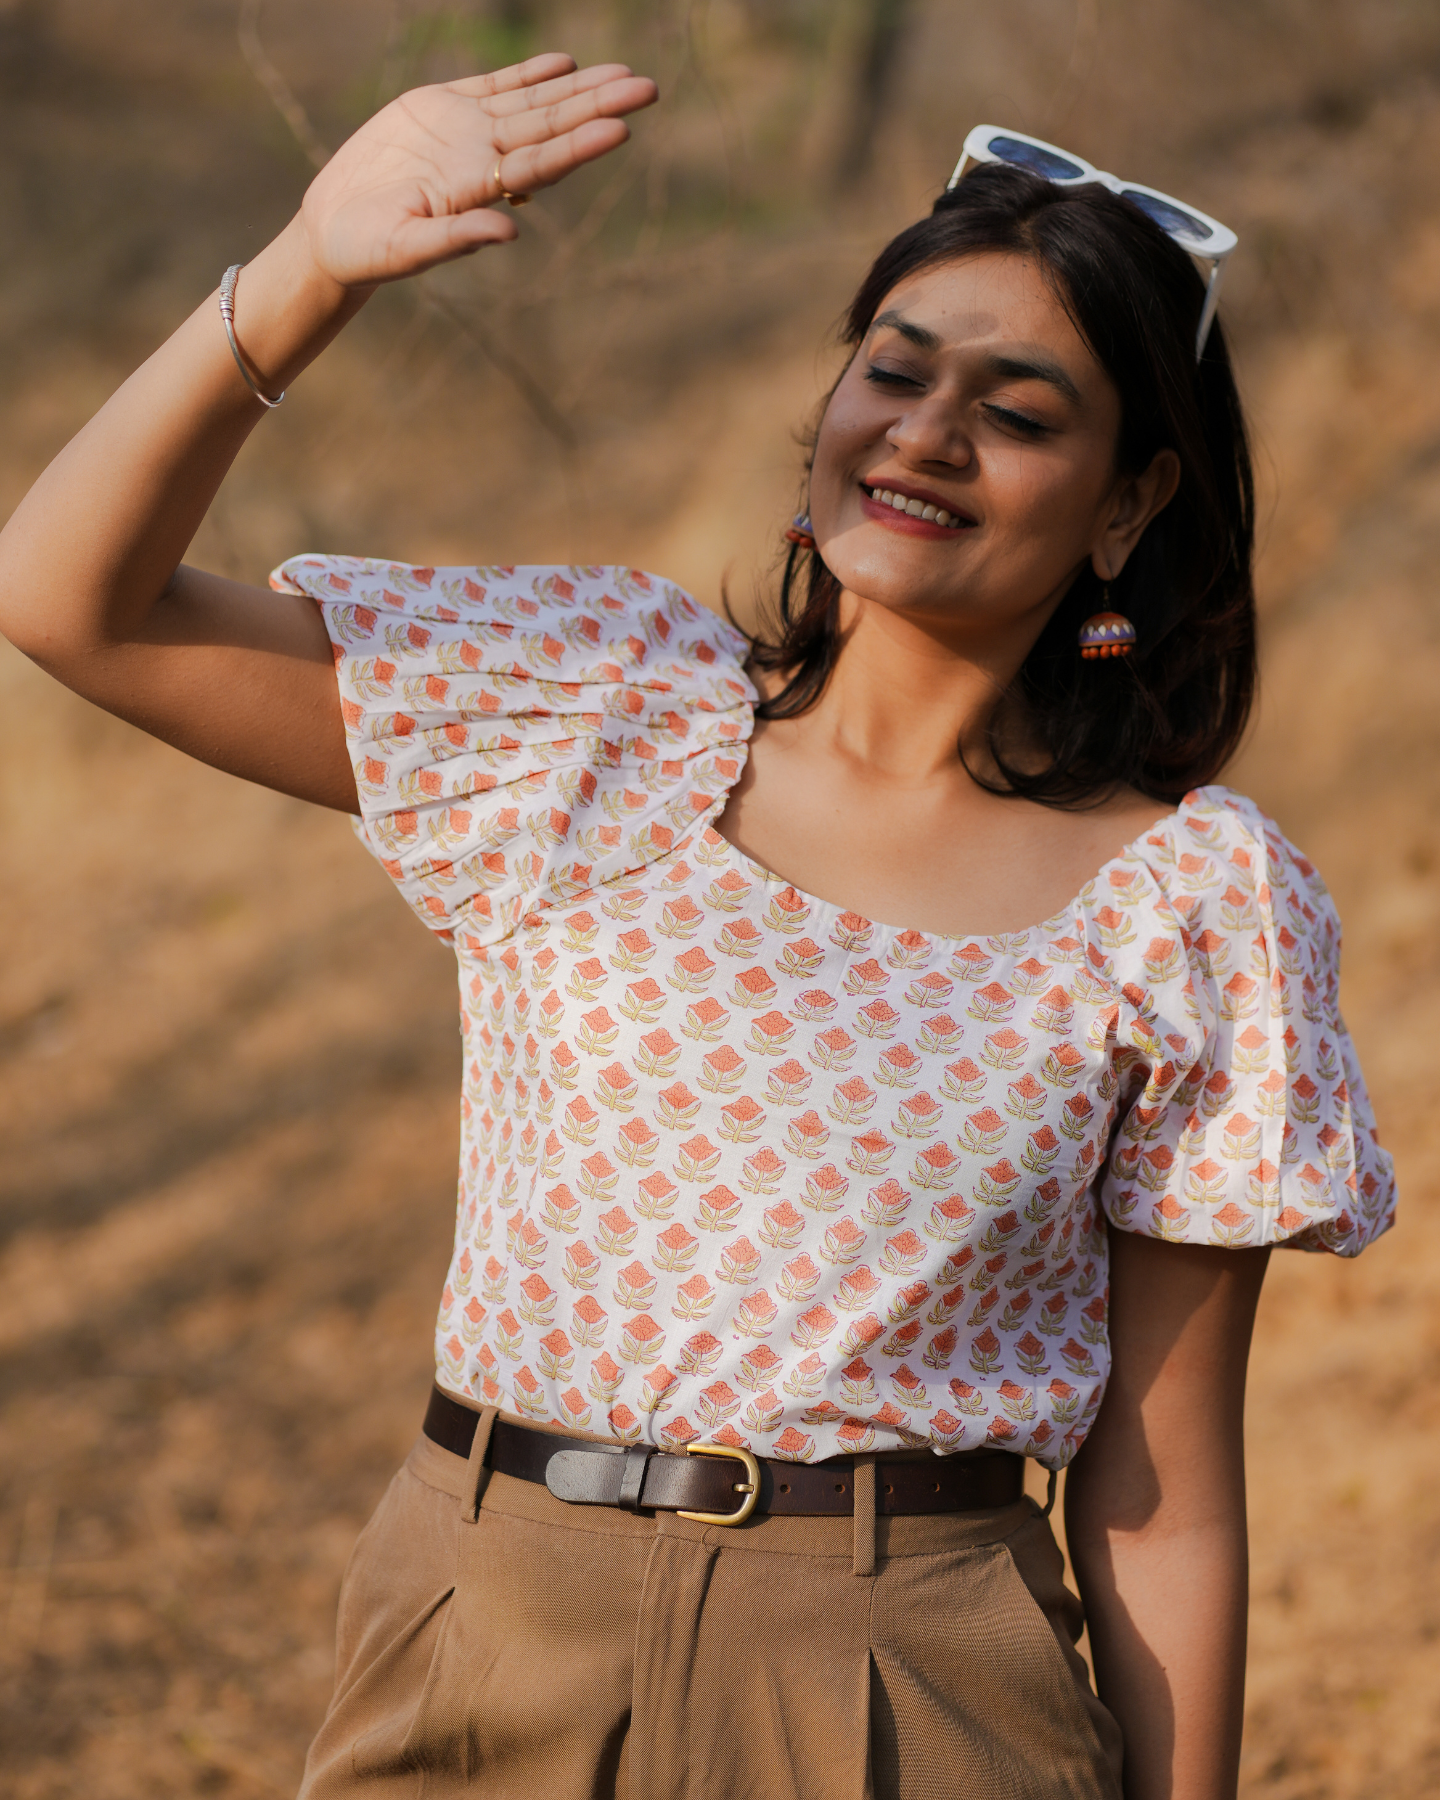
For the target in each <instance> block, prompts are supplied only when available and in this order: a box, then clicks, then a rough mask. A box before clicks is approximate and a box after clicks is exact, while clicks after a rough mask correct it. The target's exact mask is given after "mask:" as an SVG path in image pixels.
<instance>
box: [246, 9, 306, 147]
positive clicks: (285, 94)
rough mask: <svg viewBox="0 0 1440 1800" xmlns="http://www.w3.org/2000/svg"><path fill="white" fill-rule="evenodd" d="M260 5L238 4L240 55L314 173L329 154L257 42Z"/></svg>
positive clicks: (262, 47) (291, 90) (278, 72)
mask: <svg viewBox="0 0 1440 1800" xmlns="http://www.w3.org/2000/svg"><path fill="white" fill-rule="evenodd" d="M262 4H263V0H240V18H239V21H238V23H237V24H236V27H235V36H236V38H237V39H238V40H239V44H240V54H241V55H242V56H243V57H244V58H245V61H246V63H247V64H248V65H249V69H250V73H251V74H252V75H253V76H254V77H255V79H256V80H257V81H258V82H259V83H260V85H261V87H262V88H264V90H265V92H266V93H267V94H268V95H269V96H270V99H271V102H272V103H273V105H274V107H275V110H276V112H278V113H279V115H280V117H281V118H282V119H283V120H284V121H285V123H286V124H287V125H288V126H289V127H290V130H291V132H292V133H293V135H294V138H295V142H296V143H297V144H298V145H299V146H300V148H301V149H302V150H303V151H304V152H305V154H306V156H307V157H309V159H310V161H311V162H312V163H313V164H314V165H315V167H316V168H317V169H323V168H324V167H325V165H326V163H327V162H329V160H330V152H329V151H328V150H327V149H326V148H325V146H324V144H322V143H321V141H320V137H319V134H318V133H317V132H316V130H315V127H314V126H313V125H312V124H311V123H310V115H309V113H307V112H306V110H305V108H304V107H303V106H302V105H301V104H300V101H299V99H298V98H297V97H296V94H295V90H294V88H292V87H291V85H290V83H289V82H288V81H287V80H286V79H285V77H284V76H283V75H282V74H281V73H280V71H279V70H278V69H277V68H276V67H275V65H274V63H273V62H271V60H270V58H269V56H268V55H267V54H266V51H265V46H264V44H263V43H262V42H261V41H260V8H261V6H262Z"/></svg>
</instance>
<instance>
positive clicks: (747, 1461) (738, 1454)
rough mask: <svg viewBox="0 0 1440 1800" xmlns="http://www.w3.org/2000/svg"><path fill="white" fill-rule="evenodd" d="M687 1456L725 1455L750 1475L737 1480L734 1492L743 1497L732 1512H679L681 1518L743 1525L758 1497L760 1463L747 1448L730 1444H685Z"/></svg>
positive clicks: (707, 1522)
mask: <svg viewBox="0 0 1440 1800" xmlns="http://www.w3.org/2000/svg"><path fill="white" fill-rule="evenodd" d="M685 1454H686V1455H687V1456H726V1457H729V1458H731V1459H732V1460H733V1461H735V1462H738V1463H744V1465H745V1473H746V1474H747V1475H748V1476H749V1477H750V1479H749V1481H748V1482H741V1481H737V1482H736V1483H735V1492H736V1493H737V1494H743V1495H744V1496H745V1498H744V1499H743V1500H742V1501H741V1502H740V1505H739V1507H738V1508H737V1509H736V1510H735V1511H734V1512H733V1513H702V1512H679V1509H678V1507H677V1509H676V1511H677V1513H678V1515H679V1517H680V1518H682V1519H693V1520H694V1521H695V1523H696V1524H697V1525H743V1524H744V1522H745V1520H746V1519H748V1518H749V1517H750V1515H751V1513H752V1512H754V1510H755V1504H756V1502H757V1501H758V1500H759V1498H760V1464H759V1462H758V1461H757V1460H756V1459H755V1457H754V1456H753V1455H752V1454H751V1452H750V1451H748V1450H739V1449H736V1448H735V1447H734V1446H733V1445H731V1444H693V1443H692V1444H687V1445H686V1446H685Z"/></svg>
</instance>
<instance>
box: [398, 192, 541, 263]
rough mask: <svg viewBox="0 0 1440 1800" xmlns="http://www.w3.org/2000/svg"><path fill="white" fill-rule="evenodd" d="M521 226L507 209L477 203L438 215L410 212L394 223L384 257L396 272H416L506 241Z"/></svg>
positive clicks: (515, 234) (514, 236) (515, 233)
mask: <svg viewBox="0 0 1440 1800" xmlns="http://www.w3.org/2000/svg"><path fill="white" fill-rule="evenodd" d="M519 235H520V228H519V226H518V225H517V224H516V222H515V220H514V219H512V218H511V217H510V216H509V214H508V213H503V212H493V211H491V210H490V209H489V208H488V207H485V208H481V207H477V208H475V209H474V210H472V211H470V212H465V213H448V214H443V215H441V216H440V217H438V218H431V217H427V216H424V215H412V216H411V217H410V218H408V219H406V220H405V222H404V223H403V224H402V225H399V226H397V227H396V229H395V231H394V233H393V234H392V236H391V238H390V241H389V243H388V244H387V246H386V261H387V263H388V264H389V266H390V268H391V269H392V270H393V271H394V274H395V275H397V276H403V275H418V274H419V273H420V272H421V271H422V270H424V269H433V268H434V267H435V266H436V264H437V263H442V262H454V260H455V259H456V257H458V256H470V255H473V254H474V252H475V251H477V250H481V249H483V248H484V247H485V245H486V244H505V243H508V242H509V241H510V240H511V239H512V238H516V237H519Z"/></svg>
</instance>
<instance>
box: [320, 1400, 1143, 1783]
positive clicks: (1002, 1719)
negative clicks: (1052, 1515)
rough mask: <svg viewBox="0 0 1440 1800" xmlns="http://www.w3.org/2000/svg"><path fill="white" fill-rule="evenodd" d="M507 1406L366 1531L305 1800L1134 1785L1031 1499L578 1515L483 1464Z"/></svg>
mask: <svg viewBox="0 0 1440 1800" xmlns="http://www.w3.org/2000/svg"><path fill="white" fill-rule="evenodd" d="M488 1417H493V1415H488V1416H487V1415H482V1423H481V1429H480V1430H479V1431H478V1432H477V1433H476V1448H475V1450H473V1451H472V1452H471V1456H470V1460H469V1463H468V1464H467V1463H466V1462H465V1461H463V1460H462V1459H461V1458H460V1457H458V1456H454V1455H452V1454H451V1453H450V1452H449V1451H446V1450H442V1449H440V1448H439V1446H438V1445H435V1444H432V1443H431V1442H430V1441H429V1439H428V1438H424V1437H422V1438H420V1439H419V1440H418V1441H417V1443H416V1445H415V1447H414V1449H413V1450H412V1451H411V1453H410V1456H409V1458H408V1460H407V1461H406V1463H405V1465H404V1467H403V1468H402V1469H401V1470H400V1472H399V1474H398V1475H397V1476H396V1477H395V1479H394V1481H393V1482H392V1483H391V1486H390V1489H389V1491H388V1493H387V1494H386V1495H385V1498H384V1499H383V1500H382V1501H381V1503H380V1506H379V1509H378V1510H377V1512H376V1513H375V1516H374V1518H373V1519H371V1521H370V1523H369V1524H368V1525H367V1526H366V1528H365V1531H364V1533H363V1534H362V1536H361V1538H360V1541H359V1543H358V1544H357V1546H356V1549H355V1553H354V1556H353V1557H352V1559H351V1563H350V1567H349V1569H348V1571H347V1573H346V1576H345V1581H344V1585H343V1588H342V1590H341V1596H340V1618H339V1655H338V1677H337V1682H336V1689H335V1696H334V1699H333V1701H332V1702H331V1706H330V1710H329V1713H328V1714H327V1716H326V1719H325V1722H324V1724H323V1726H322V1727H321V1730H320V1733H319V1736H318V1737H317V1738H316V1740H315V1743H314V1744H313V1746H312V1747H311V1751H310V1756H309V1759H308V1761H307V1764H306V1770H305V1780H304V1785H303V1787H302V1789H301V1794H302V1800H337V1797H339V1796H342V1795H343V1796H366V1797H373V1800H391V1797H392V1796H395V1797H398V1796H401V1795H404V1796H422V1795H423V1796H426V1797H427V1800H433V1797H437V1796H447V1797H448V1796H452V1795H454V1796H458V1795H461V1794H474V1795H480V1796H484V1797H485V1800H601V1797H602V1796H603V1797H605V1800H610V1797H611V1796H614V1797H616V1800H802V1797H803V1800H951V1797H952V1796H953V1797H956V1800H960V1797H962V1796H963V1797H964V1800H1061V1796H1064V1797H1065V1800H1102V1797H1103V1800H1120V1774H1119V1771H1120V1733H1119V1728H1118V1727H1117V1725H1116V1723H1115V1721H1114V1719H1113V1718H1112V1717H1111V1715H1110V1714H1109V1713H1108V1712H1107V1711H1106V1709H1105V1708H1104V1707H1103V1706H1102V1705H1101V1704H1100V1702H1099V1700H1098V1699H1096V1697H1095V1695H1094V1694H1093V1693H1092V1691H1091V1689H1090V1684H1089V1681H1088V1678H1087V1675H1086V1670H1085V1665H1084V1663H1083V1662H1082V1661H1081V1659H1080V1657H1079V1656H1078V1655H1077V1653H1076V1651H1075V1648H1074V1640H1075V1638H1076V1637H1078V1635H1079V1631H1080V1626H1081V1617H1080V1603H1079V1601H1078V1600H1077V1599H1076V1598H1075V1597H1074V1595H1073V1594H1071V1593H1069V1592H1068V1590H1067V1589H1066V1588H1065V1586H1064V1583H1063V1580H1062V1560H1061V1557H1060V1552H1059V1550H1058V1548H1057V1546H1056V1544H1055V1540H1054V1538H1053V1536H1052V1535H1051V1532H1050V1527H1049V1522H1048V1521H1047V1520H1046V1519H1045V1518H1044V1517H1043V1516H1042V1515H1041V1513H1040V1511H1039V1509H1038V1508H1037V1507H1036V1506H1035V1504H1034V1503H1033V1501H1030V1500H1028V1499H1027V1500H1021V1501H1019V1502H1017V1503H1016V1504H1015V1505H1013V1506H1008V1507H1004V1508H1001V1509H999V1510H996V1511H992V1512H984V1513H966V1514H959V1515H956V1514H950V1515H941V1516H938V1517H929V1518H926V1517H907V1518H883V1517H882V1518H876V1517H875V1516H874V1514H873V1510H871V1509H869V1508H867V1507H865V1506H864V1505H863V1504H861V1505H860V1507H859V1508H858V1516H857V1518H856V1519H855V1520H853V1521H852V1520H851V1519H849V1518H833V1519H832V1518H769V1517H763V1518H753V1519H751V1520H750V1521H749V1522H748V1523H747V1524H745V1525H743V1526H740V1527H738V1528H734V1529H729V1528H724V1527H718V1526H704V1525H697V1524H692V1523H690V1522H689V1521H687V1520H685V1519H681V1518H678V1517H676V1516H675V1515H674V1514H670V1513H659V1514H655V1515H646V1514H635V1513H626V1512H621V1511H619V1510H618V1509H611V1508H608V1507H580V1506H569V1505H567V1504H566V1503H565V1502H564V1501H561V1500H556V1499H555V1498H554V1497H553V1496H552V1495H551V1494H550V1493H549V1492H548V1491H547V1490H546V1489H545V1488H543V1487H538V1486H535V1485H533V1484H531V1483H528V1482H522V1481H516V1480H513V1479H511V1478H510V1477H508V1476H505V1475H498V1474H490V1473H488V1472H487V1471H486V1470H484V1469H483V1468H482V1467H481V1466H480V1458H481V1456H482V1455H483V1449H484V1440H485V1439H486V1438H487V1437H488V1435H489V1426H488ZM883 1466H884V1465H883V1463H882V1464H881V1465H880V1469H881V1471H882V1473H883ZM856 1486H857V1491H858V1494H859V1495H860V1496H863V1494H864V1492H865V1491H866V1489H867V1488H868V1490H869V1492H870V1494H871V1497H872V1500H873V1487H869V1484H868V1483H867V1482H864V1481H862V1480H860V1479H857V1483H856Z"/></svg>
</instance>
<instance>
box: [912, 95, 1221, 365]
mask: <svg viewBox="0 0 1440 1800" xmlns="http://www.w3.org/2000/svg"><path fill="white" fill-rule="evenodd" d="M967 162H987V163H1009V164H1010V165H1011V167H1013V168H1016V169H1027V170H1028V171H1029V172H1030V173H1031V174H1032V175H1041V176H1043V177H1044V178H1045V180H1046V181H1053V182H1054V183H1055V185H1056V186H1057V187H1080V186H1082V185H1083V184H1084V183H1085V182H1087V181H1098V182H1099V183H1100V185H1101V186H1102V187H1107V188H1109V190H1110V192H1111V193H1112V194H1119V195H1120V196H1121V197H1122V199H1125V200H1128V201H1130V202H1131V204H1132V205H1134V206H1138V207H1139V208H1140V210H1141V212H1143V213H1144V214H1145V216H1146V218H1147V219H1152V220H1153V221H1154V222H1155V224H1157V225H1158V226H1159V227H1160V229H1161V230H1162V231H1163V232H1164V233H1165V235H1166V236H1167V237H1168V238H1170V239H1171V240H1172V242H1174V243H1177V244H1178V245H1179V246H1180V248H1181V249H1182V250H1188V251H1189V252H1190V254H1191V255H1192V256H1200V257H1204V258H1205V260H1206V261H1207V262H1208V263H1209V264H1210V283H1209V286H1208V288H1207V289H1206V293H1205V306H1204V309H1203V310H1202V312H1201V314H1200V327H1199V330H1198V331H1197V332H1196V333H1195V360H1196V362H1199V360H1200V358H1201V356H1202V355H1203V354H1204V351H1205V340H1206V339H1207V338H1208V337H1209V335H1210V327H1211V325H1212V324H1213V323H1214V320H1215V308H1216V305H1217V304H1218V302H1219V299H1220V278H1221V276H1222V275H1223V273H1224V271H1225V259H1226V257H1227V256H1229V254H1230V252H1231V251H1232V250H1233V249H1234V248H1235V246H1236V244H1237V243H1238V242H1239V241H1240V240H1239V239H1238V238H1237V237H1236V236H1235V233H1234V232H1233V231H1231V229H1230V228H1229V226H1228V225H1222V224H1221V223H1220V221H1219V220H1218V219H1212V218H1211V217H1210V215H1209V214H1208V213H1202V212H1201V211H1200V210H1199V208H1198V207H1194V206H1186V205H1184V204H1182V202H1180V201H1179V200H1175V199H1172V198H1171V196H1170V195H1169V194H1162V193H1159V192H1157V191H1156V189H1154V188H1148V187H1141V186H1140V185H1139V184H1138V183H1137V182H1134V181H1121V180H1120V178H1119V177H1118V176H1117V175H1108V174H1107V173H1106V172H1105V170H1104V169H1097V168H1096V167H1095V166H1094V164H1093V163H1088V162H1086V161H1085V159H1084V157H1083V156H1076V155H1074V154H1073V152H1071V151H1069V150H1061V149H1059V148H1058V147H1057V146H1056V145H1055V144H1047V143H1046V142H1045V141H1044V139H1043V138H1033V137H1026V136H1025V134H1024V132H1023V131H1002V130H1001V129H1000V127H999V126H998V125H977V126H976V127H975V129H974V130H973V131H972V132H971V133H970V135H969V137H967V138H966V140H965V148H964V149H963V150H962V151H961V153H960V160H959V162H958V163H956V165H955V173H954V174H953V175H952V176H951V177H950V179H949V181H947V182H946V184H945V188H946V192H947V193H948V192H949V190H950V189H951V188H953V187H954V186H955V184H956V183H957V182H958V181H959V179H960V177H961V176H962V175H963V174H964V173H965V165H966V163H967Z"/></svg>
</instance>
